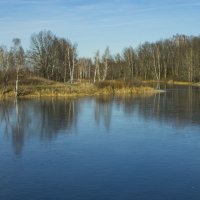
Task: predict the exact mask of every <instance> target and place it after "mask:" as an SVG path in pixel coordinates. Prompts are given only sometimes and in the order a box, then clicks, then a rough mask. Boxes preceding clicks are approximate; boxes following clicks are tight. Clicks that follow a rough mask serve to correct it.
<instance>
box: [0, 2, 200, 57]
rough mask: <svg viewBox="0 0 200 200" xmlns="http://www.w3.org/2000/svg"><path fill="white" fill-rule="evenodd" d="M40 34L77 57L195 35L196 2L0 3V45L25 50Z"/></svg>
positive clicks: (199, 5) (198, 22)
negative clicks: (73, 49) (72, 48)
mask: <svg viewBox="0 0 200 200" xmlns="http://www.w3.org/2000/svg"><path fill="white" fill-rule="evenodd" d="M41 30H51V31H52V32H53V33H54V34H55V35H56V36H58V37H62V38H63V37H64V38H66V39H70V40H71V41H72V42H74V43H77V44H78V54H79V56H80V57H82V56H86V57H92V56H94V54H95V52H96V51H97V50H100V53H103V52H104V50H105V48H106V47H107V46H109V48H110V51H111V53H113V54H115V53H117V52H119V53H120V52H122V50H123V49H124V48H125V47H129V46H133V47H134V48H136V47H137V46H138V45H140V44H142V43H143V42H145V41H149V42H155V41H157V40H160V39H166V38H170V37H172V36H173V35H175V34H186V35H195V36H199V35H200V0H0V45H6V46H7V47H8V48H9V47H10V46H11V45H12V39H13V38H20V39H21V42H22V45H23V47H24V48H25V49H28V48H29V47H30V37H31V35H32V34H33V33H38V32H40V31H41Z"/></svg>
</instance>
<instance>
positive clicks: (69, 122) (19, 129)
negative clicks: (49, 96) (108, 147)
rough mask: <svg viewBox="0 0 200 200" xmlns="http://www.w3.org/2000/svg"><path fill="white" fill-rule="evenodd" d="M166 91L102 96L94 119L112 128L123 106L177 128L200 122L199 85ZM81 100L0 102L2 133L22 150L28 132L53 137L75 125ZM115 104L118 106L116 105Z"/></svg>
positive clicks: (48, 138) (28, 134) (96, 101)
mask: <svg viewBox="0 0 200 200" xmlns="http://www.w3.org/2000/svg"><path fill="white" fill-rule="evenodd" d="M164 89H165V93H159V94H155V95H153V96H151V97H134V98H133V97H115V98H114V97H109V96H100V97H96V98H94V99H91V98H89V99H87V100H86V101H88V102H91V101H92V100H93V101H94V108H93V109H94V119H95V122H96V124H97V125H99V123H100V121H101V120H102V121H103V124H104V126H105V128H106V129H107V130H109V127H110V123H111V118H112V109H115V107H116V108H118V109H119V108H121V109H122V110H123V112H124V113H125V115H127V116H131V115H132V114H134V113H137V114H138V116H140V117H141V118H143V119H145V120H152V119H154V120H156V121H159V122H165V123H171V124H172V125H175V126H176V128H183V127H185V126H187V125H190V124H196V125H200V92H199V91H200V89H199V88H195V87H180V86H178V87H173V88H172V87H171V88H166V86H165V88H164ZM80 105H81V101H80V100H72V99H71V100H55V99H54V100H18V101H2V102H0V120H1V124H3V129H2V130H1V132H2V133H5V134H7V136H8V137H11V138H12V144H13V148H14V150H15V153H16V154H20V153H21V151H22V147H23V144H24V140H25V137H26V136H31V135H37V136H38V137H40V138H41V139H42V140H51V139H52V138H54V137H56V136H57V134H59V132H60V130H65V131H66V133H67V131H68V130H70V129H71V128H75V126H76V124H77V120H78V115H79V113H81V106H80ZM114 106H115V107H114Z"/></svg>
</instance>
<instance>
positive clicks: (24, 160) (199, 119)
mask: <svg viewBox="0 0 200 200" xmlns="http://www.w3.org/2000/svg"><path fill="white" fill-rule="evenodd" d="M161 88H163V89H164V90H165V91H166V92H165V93H160V94H155V95H153V96H151V97H108V96H107V97H87V98H82V99H76V100H74V99H68V100H51V99H46V100H18V101H11V100H10V101H1V102H0V199H2V200H21V199H28V200H37V199H38V200H39V199H42V200H47V199H48V200H54V199H59V200H65V199H73V200H74V199H75V200H76V199H80V200H82V199H96V200H98V199H99V200H100V199H108V200H118V199H125V200H126V199H130V200H132V199H140V200H159V199H162V200H171V199H181V200H188V199H195V200H196V199H199V194H200V182H199V180H200V158H199V154H200V134H199V133H200V89H199V88H194V87H166V86H163V87H161ZM177 133H179V134H177ZM13 152H14V153H13Z"/></svg>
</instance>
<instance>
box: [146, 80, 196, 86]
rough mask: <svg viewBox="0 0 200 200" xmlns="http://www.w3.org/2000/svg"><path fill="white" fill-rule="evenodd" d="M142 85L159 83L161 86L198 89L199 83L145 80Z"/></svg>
mask: <svg viewBox="0 0 200 200" xmlns="http://www.w3.org/2000/svg"><path fill="white" fill-rule="evenodd" d="M143 83H144V84H147V85H148V84H152V83H161V84H168V85H180V86H181V85H182V86H184V85H185V86H197V87H200V82H196V83H194V82H188V81H173V80H160V81H154V80H147V81H143Z"/></svg>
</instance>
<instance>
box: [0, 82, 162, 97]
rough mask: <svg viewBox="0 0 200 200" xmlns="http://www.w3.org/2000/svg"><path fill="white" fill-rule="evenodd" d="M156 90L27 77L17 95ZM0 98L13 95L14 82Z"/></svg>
mask: <svg viewBox="0 0 200 200" xmlns="http://www.w3.org/2000/svg"><path fill="white" fill-rule="evenodd" d="M155 92H158V91H157V90H154V89H153V88H151V87H148V86H143V85H137V86H134V85H129V84H124V83H123V82H122V81H104V82H97V83H95V84H93V83H89V82H86V81H84V82H76V83H73V84H69V83H65V84H64V83H59V82H55V81H50V80H46V79H43V78H29V79H26V80H24V81H23V82H20V83H19V94H18V96H19V97H21V98H23V97H29V98H31V97H33V98H34V97H75V96H92V95H150V94H153V93H155ZM0 94H1V98H14V97H15V84H14V83H12V84H9V86H7V87H6V88H4V89H3V88H1V89H0Z"/></svg>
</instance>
